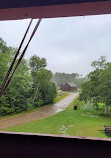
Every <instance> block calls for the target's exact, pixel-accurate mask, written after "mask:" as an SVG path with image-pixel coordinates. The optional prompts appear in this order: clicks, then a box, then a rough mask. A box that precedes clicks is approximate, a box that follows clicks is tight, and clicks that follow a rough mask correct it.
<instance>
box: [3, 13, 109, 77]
mask: <svg viewBox="0 0 111 158" xmlns="http://www.w3.org/2000/svg"><path fill="white" fill-rule="evenodd" d="M29 21H30V20H29V19H28V20H14V21H0V37H2V38H3V40H4V41H6V42H7V45H8V46H13V47H18V46H19V44H20V42H21V39H22V37H23V35H24V33H25V30H26V28H27V26H28V23H29ZM36 21H37V20H34V21H33V25H32V27H31V29H30V32H29V34H31V32H32V29H33V28H34V26H35V23H36ZM28 37H29V35H28ZM28 37H27V39H28ZM27 39H26V41H27ZM110 42H111V15H97V16H81V17H68V18H53V19H43V20H42V22H41V24H40V26H39V29H38V30H37V32H36V34H35V36H34V38H33V40H32V41H31V43H30V45H29V48H28V50H27V52H26V55H25V58H26V59H29V58H30V57H31V56H32V55H34V54H36V55H37V56H39V57H45V58H46V59H47V63H48V66H47V69H49V70H51V71H52V72H53V73H55V72H66V73H75V72H77V73H79V74H83V75H86V74H88V73H89V72H90V71H91V70H92V68H91V66H90V65H91V61H94V60H97V59H98V58H99V57H100V56H102V55H104V56H106V57H107V59H108V61H111V55H110V54H111V43H110Z"/></svg>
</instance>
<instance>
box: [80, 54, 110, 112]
mask: <svg viewBox="0 0 111 158" xmlns="http://www.w3.org/2000/svg"><path fill="white" fill-rule="evenodd" d="M91 65H92V66H93V67H94V71H92V72H91V73H89V75H88V77H89V80H88V81H87V82H85V83H84V84H82V92H81V94H80V100H84V101H88V100H90V101H91V102H93V103H94V104H95V105H98V104H99V103H100V102H101V103H104V104H105V113H107V111H108V106H111V63H109V62H106V57H104V56H102V57H100V59H99V60H98V61H94V62H92V64H91Z"/></svg>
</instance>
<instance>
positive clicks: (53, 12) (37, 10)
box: [0, 0, 111, 158]
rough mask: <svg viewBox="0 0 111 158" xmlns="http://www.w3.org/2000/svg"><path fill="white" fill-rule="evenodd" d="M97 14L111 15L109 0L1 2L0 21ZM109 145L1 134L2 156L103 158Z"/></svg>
mask: <svg viewBox="0 0 111 158" xmlns="http://www.w3.org/2000/svg"><path fill="white" fill-rule="evenodd" d="M98 14H111V1H110V0H19V1H18V0H11V1H10V0H0V20H1V21H2V20H17V19H27V18H32V19H37V18H55V17H69V16H85V15H98ZM95 140H96V141H95ZM9 144H10V145H9ZM110 146H111V142H110V141H109V142H108V140H107V141H101V140H97V138H85V137H84V138H83V137H67V139H65V136H63V137H60V136H56V135H52V136H50V135H40V134H25V133H13V132H12V133H10V132H9V133H8V132H2V131H1V132H0V149H1V155H2V157H26V156H28V157H30V156H31V157H34V156H37V155H39V156H40V155H41V157H54V156H56V157H62V156H63V157H64V158H65V157H68V156H69V155H70V157H74V156H75V157H80V156H82V157H87V156H88V155H90V157H98V155H99V157H101V158H102V157H108V156H109V155H111V150H110ZM86 149H87V150H86ZM97 149H98V150H97ZM66 151H67V153H66ZM92 151H96V152H92ZM12 153H13V154H12ZM68 153H69V154H68ZM88 157H89V156H88Z"/></svg>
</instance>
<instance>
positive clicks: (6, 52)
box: [0, 38, 57, 116]
mask: <svg viewBox="0 0 111 158" xmlns="http://www.w3.org/2000/svg"><path fill="white" fill-rule="evenodd" d="M16 51H17V49H16V48H12V47H7V45H6V43H5V42H4V41H3V40H2V39H1V38H0V85H1V84H2V81H3V79H4V77H5V75H6V73H7V71H8V68H9V65H10V63H11V61H12V59H13V58H14V55H15V53H16ZM46 66H47V61H46V59H45V58H39V57H38V56H36V55H34V56H32V57H31V58H30V60H29V61H26V60H25V59H23V60H22V61H21V63H20V65H19V67H18V69H17V71H16V72H15V74H14V76H13V78H12V80H11V82H10V84H9V86H8V88H7V90H6V92H5V94H4V95H3V97H2V98H1V99H0V116H6V115H12V114H17V113H20V112H23V111H30V110H32V109H35V108H37V107H40V106H43V105H47V104H51V103H53V102H54V99H55V98H56V96H57V89H56V85H55V83H54V82H52V81H51V79H52V75H53V74H52V72H51V71H49V70H47V69H45V67H46Z"/></svg>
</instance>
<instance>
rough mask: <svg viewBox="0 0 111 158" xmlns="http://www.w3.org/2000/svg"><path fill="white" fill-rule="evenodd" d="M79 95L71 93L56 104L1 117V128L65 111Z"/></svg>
mask: <svg viewBox="0 0 111 158" xmlns="http://www.w3.org/2000/svg"><path fill="white" fill-rule="evenodd" d="M77 95H78V93H71V94H70V95H69V96H67V97H66V98H64V99H63V100H62V101H60V102H58V103H56V104H53V105H48V106H45V107H43V108H40V109H37V110H35V111H33V112H29V113H26V114H21V115H18V116H12V117H9V118H3V119H0V130H3V129H6V128H9V127H12V126H17V125H20V124H24V123H27V122H30V121H33V120H40V119H42V118H44V117H48V116H51V115H53V114H55V113H57V112H60V111H63V110H64V109H65V108H66V107H67V106H68V105H69V104H70V103H71V102H72V101H73V100H74V98H75V97H76V96H77Z"/></svg>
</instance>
